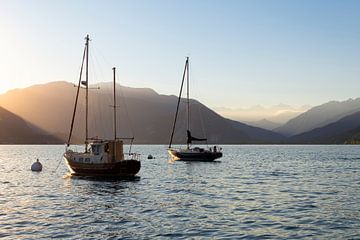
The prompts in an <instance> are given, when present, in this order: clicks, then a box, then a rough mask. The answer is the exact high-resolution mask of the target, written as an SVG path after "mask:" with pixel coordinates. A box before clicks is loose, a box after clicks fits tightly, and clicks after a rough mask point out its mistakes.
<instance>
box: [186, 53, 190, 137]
mask: <svg viewBox="0 0 360 240" xmlns="http://www.w3.org/2000/svg"><path fill="white" fill-rule="evenodd" d="M186 66H187V72H186V86H187V89H186V90H187V91H186V103H187V130H188V131H190V99H189V94H190V93H189V57H187V58H186Z"/></svg>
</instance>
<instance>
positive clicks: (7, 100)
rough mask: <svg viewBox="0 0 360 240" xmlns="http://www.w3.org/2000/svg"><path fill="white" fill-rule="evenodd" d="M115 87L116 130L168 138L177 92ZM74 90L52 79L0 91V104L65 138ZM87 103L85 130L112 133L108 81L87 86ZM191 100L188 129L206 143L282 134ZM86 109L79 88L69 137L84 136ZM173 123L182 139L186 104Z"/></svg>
mask: <svg viewBox="0 0 360 240" xmlns="http://www.w3.org/2000/svg"><path fill="white" fill-rule="evenodd" d="M94 88H95V89H94ZM96 88H100V89H96ZM117 89H118V90H119V91H117V102H118V110H117V111H118V125H117V129H118V132H119V134H118V135H119V136H120V137H132V136H135V142H136V143H145V144H156V143H157V144H167V143H168V142H169V138H170V133H171V129H172V124H173V120H174V114H175V108H176V102H177V97H176V96H168V95H160V94H158V93H156V92H155V91H154V90H152V89H149V88H129V87H123V86H118V87H117ZM75 94H76V88H75V87H74V85H73V84H71V83H68V82H52V83H48V84H42V85H35V86H32V87H28V88H25V89H16V90H11V91H9V92H7V93H5V94H3V95H0V106H3V107H4V108H6V109H8V110H9V111H11V112H13V113H15V114H17V115H18V116H21V117H22V118H23V119H25V120H26V121H28V122H30V123H31V124H33V125H34V126H37V127H39V128H41V129H44V130H45V131H47V132H49V133H51V134H54V135H56V136H57V137H59V138H61V139H62V140H63V142H65V141H66V138H67V135H68V132H69V129H70V124H71V117H72V112H73V106H74V101H75ZM182 102H184V101H182ZM89 104H90V106H91V107H90V110H89V135H90V136H91V137H99V138H112V137H113V133H112V131H113V124H112V119H113V108H111V107H110V105H111V104H112V83H101V84H96V85H93V86H92V89H91V90H90V91H89ZM190 105H191V119H192V121H191V130H192V134H193V135H194V136H198V137H203V136H205V133H206V136H207V138H208V142H209V143H223V144H225V143H229V144H230V143H278V142H280V141H283V139H284V138H283V137H282V136H281V135H279V134H277V133H273V132H271V131H267V130H264V129H260V128H256V127H252V126H249V125H246V124H243V123H240V122H236V121H232V120H229V119H226V118H223V117H222V116H220V115H219V114H217V113H215V112H214V111H212V110H211V109H209V108H207V107H206V106H205V105H203V104H201V103H200V102H198V101H196V100H191V101H190ZM84 115H85V103H84V91H83V90H81V91H80V98H79V104H78V111H77V116H76V118H75V126H76V127H75V128H74V133H73V135H74V138H73V142H79V140H80V139H83V137H84V129H85V126H84V125H85V124H84V121H83V119H84ZM205 120H206V121H205ZM109 121H110V122H109ZM176 129H177V131H176V133H175V136H174V142H175V143H179V142H184V141H185V138H186V130H185V129H186V121H185V104H181V106H180V111H179V117H178V123H177V128H176Z"/></svg>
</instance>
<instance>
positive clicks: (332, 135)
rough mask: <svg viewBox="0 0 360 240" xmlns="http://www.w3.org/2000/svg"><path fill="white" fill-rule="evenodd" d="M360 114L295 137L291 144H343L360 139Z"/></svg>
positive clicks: (357, 113) (291, 139)
mask: <svg viewBox="0 0 360 240" xmlns="http://www.w3.org/2000/svg"><path fill="white" fill-rule="evenodd" d="M359 133H360V112H356V113H353V114H351V115H349V116H346V117H344V118H341V119H340V120H338V121H336V122H334V123H330V124H328V125H326V126H324V127H321V128H315V129H313V130H311V131H309V132H305V133H302V134H299V135H295V136H293V137H291V138H289V139H288V141H287V142H289V143H305V144H343V143H345V142H347V141H348V140H350V139H359V138H358V135H359Z"/></svg>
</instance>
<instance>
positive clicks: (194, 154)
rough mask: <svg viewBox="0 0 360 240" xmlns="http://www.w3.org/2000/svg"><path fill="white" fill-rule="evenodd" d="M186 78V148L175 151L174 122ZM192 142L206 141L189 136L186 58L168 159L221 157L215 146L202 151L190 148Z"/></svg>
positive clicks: (218, 149)
mask: <svg viewBox="0 0 360 240" xmlns="http://www.w3.org/2000/svg"><path fill="white" fill-rule="evenodd" d="M185 78H186V80H187V81H186V83H187V98H186V100H187V101H186V102H187V105H186V106H187V130H186V133H187V142H186V148H185V149H182V148H180V149H176V148H173V147H172V142H173V137H174V132H175V127H176V122H177V118H178V112H179V105H180V100H181V93H182V89H183V86H184V81H185ZM193 141H206V138H196V137H193V136H192V135H191V131H190V99H189V58H188V57H187V58H186V62H185V68H184V73H183V77H182V82H181V87H180V93H179V97H178V102H177V107H176V113H175V119H174V124H173V129H172V133H171V137H170V143H169V148H168V153H169V155H170V157H171V158H172V159H173V160H180V161H206V162H210V161H214V160H215V159H218V158H221V157H222V152H221V149H220V148H219V147H217V146H214V147H213V148H212V149H204V148H201V147H192V142H193Z"/></svg>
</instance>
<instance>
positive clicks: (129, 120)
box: [116, 73, 135, 138]
mask: <svg viewBox="0 0 360 240" xmlns="http://www.w3.org/2000/svg"><path fill="white" fill-rule="evenodd" d="M116 78H117V79H119V76H118V73H116ZM119 90H120V99H121V98H122V101H121V102H123V104H124V110H125V115H126V118H127V120H128V121H127V122H129V125H130V131H131V135H132V137H133V138H134V133H135V132H134V126H133V124H132V121H131V118H130V114H129V109H128V104H127V100H126V99H127V97H126V94H125V91H123V88H122V87H121V84H119Z"/></svg>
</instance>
